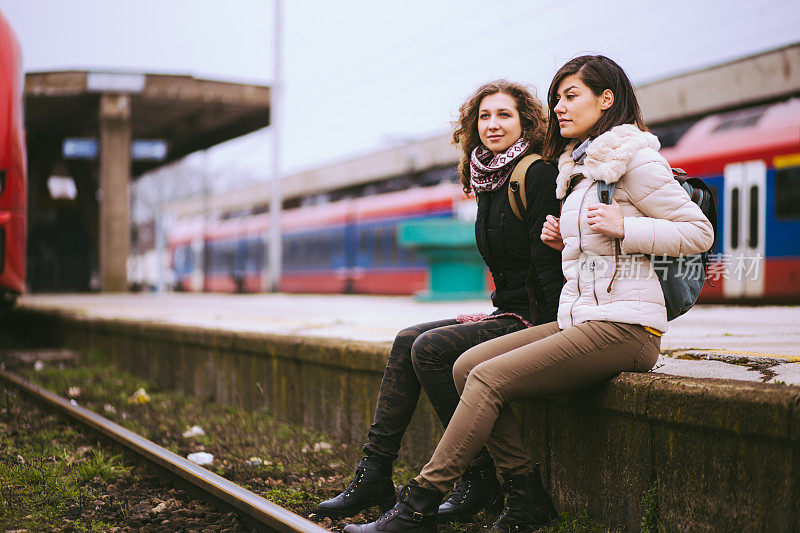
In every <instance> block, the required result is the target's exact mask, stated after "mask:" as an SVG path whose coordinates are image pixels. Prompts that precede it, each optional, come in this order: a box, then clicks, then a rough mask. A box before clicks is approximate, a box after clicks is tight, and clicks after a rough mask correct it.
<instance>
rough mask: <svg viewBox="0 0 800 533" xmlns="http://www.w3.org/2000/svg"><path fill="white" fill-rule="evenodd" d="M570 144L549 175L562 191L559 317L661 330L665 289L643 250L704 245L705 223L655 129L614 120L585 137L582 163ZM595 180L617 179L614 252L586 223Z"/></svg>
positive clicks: (709, 234)
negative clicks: (554, 174)
mask: <svg viewBox="0 0 800 533" xmlns="http://www.w3.org/2000/svg"><path fill="white" fill-rule="evenodd" d="M574 146H575V144H574V143H573V144H571V145H569V146H568V147H567V149H566V151H565V152H564V153H563V154H562V155H561V157H560V158H559V162H558V168H559V173H558V178H557V180H556V196H557V197H558V198H559V199H564V197H565V196H566V199H565V200H564V202H563V204H562V208H561V219H560V222H559V225H560V229H561V237H562V239H563V241H564V250H563V252H562V255H561V257H562V268H563V271H564V277H565V278H566V280H567V281H566V284H565V285H564V288H563V290H562V291H561V298H560V300H559V306H558V325H559V327H560V328H562V329H564V328H568V327H570V326H572V325H574V324H579V323H581V322H585V321H587V320H607V321H612V322H625V323H629V324H641V325H643V326H649V327H652V328H655V329H657V330H659V331H666V330H667V310H666V307H665V305H664V294H663V292H662V291H661V284H660V282H659V280H658V278H657V277H656V274H655V272H654V270H653V265H652V264H651V259H650V257H649V255H650V254H654V255H656V256H663V255H668V256H680V255H684V254H686V255H689V254H697V253H700V252H704V251H706V250H708V249H709V248H710V247H711V245H712V244H713V241H714V233H713V229H712V227H711V223H710V222H709V221H708V219H707V218H706V217H705V215H703V212H702V211H701V210H700V208H699V207H698V206H697V205H696V204H695V203H693V202H692V201H691V199H690V198H689V195H688V194H687V193H686V191H685V190H684V189H683V187H681V186H680V184H679V183H678V182H677V181H676V180H675V179H674V178H673V176H672V171H671V170H670V167H669V164H667V161H666V160H665V159H664V158H663V157H661V155H660V154H659V153H658V149H659V148H660V147H661V145H660V143H659V142H658V139H657V138H656V136H655V135H653V134H651V133H647V132H643V131H641V130H640V129H639V128H637V127H636V126H634V125H632V124H624V125H621V126H616V127H614V128H612V129H611V130H609V131H607V132H605V133H603V134H602V135H599V136H598V137H597V138H596V139H595V140H594V141H592V143H591V144H590V145H589V148H588V149H587V151H586V158H585V159H584V160H583V161H582V163H581V164H575V162H574V161H573V160H572V149H573V148H574ZM600 180H602V181H605V182H606V183H612V182H616V186H615V189H614V200H616V201H617V203H618V204H619V205H620V207H621V209H622V216H623V217H624V224H625V236H624V238H622V239H620V241H619V245H620V252H621V255H619V257H616V258H615V253H614V248H615V243H614V241H615V239H613V238H611V237H608V236H606V235H603V234H601V233H596V232H594V231H592V230H591V229H590V228H589V223H588V219H587V216H586V214H587V207H588V205H589V204H591V203H598V202H599V201H600V200H599V199H598V196H597V185H596V183H595V182H597V181H600ZM567 192H569V195H567ZM645 254H648V255H645ZM656 267H658V264H656ZM612 279H613V282H612Z"/></svg>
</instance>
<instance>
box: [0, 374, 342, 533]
mask: <svg viewBox="0 0 800 533" xmlns="http://www.w3.org/2000/svg"><path fill="white" fill-rule="evenodd" d="M0 380H2V381H4V382H6V383H8V384H10V385H13V386H15V387H16V388H18V389H20V390H21V391H23V392H25V393H26V394H28V395H29V396H31V397H33V398H34V399H36V400H37V401H39V402H41V403H43V404H45V405H48V406H50V407H52V408H53V409H56V410H57V411H59V412H61V413H62V414H64V415H66V416H67V417H69V418H71V419H72V420H75V421H76V422H78V423H80V424H82V425H84V426H87V427H89V428H91V429H92V430H94V431H95V432H97V433H100V434H102V435H103V436H105V437H106V438H108V439H111V440H112V441H114V442H115V443H116V444H117V445H119V446H121V447H123V448H125V449H127V450H129V451H130V452H132V453H133V454H135V455H137V456H138V457H140V458H141V459H142V460H144V461H146V462H148V463H150V464H153V465H155V466H156V467H158V468H159V469H160V470H161V471H164V472H166V473H167V474H168V475H170V476H171V477H174V478H176V479H179V480H180V481H181V482H183V483H185V484H188V485H189V486H191V487H192V488H194V489H195V490H197V491H198V492H199V493H200V494H201V495H203V496H205V497H207V499H211V500H216V501H221V502H222V503H224V504H225V505H227V506H229V507H231V508H233V509H235V510H236V511H238V512H239V513H241V514H242V515H244V516H245V517H246V518H247V521H248V522H250V523H251V524H253V525H255V526H256V527H257V528H258V529H259V530H261V531H268V532H280V533H327V532H328V530H327V529H325V528H322V527H320V526H318V525H317V524H315V523H314V522H311V521H310V520H307V519H305V518H303V517H302V516H299V515H297V514H295V513H293V512H291V511H289V510H287V509H284V508H283V507H280V506H278V505H276V504H274V503H272V502H271V501H269V500H266V499H264V498H262V497H261V496H259V495H257V494H255V493H253V492H251V491H249V490H247V489H244V488H242V487H240V486H239V485H237V484H235V483H233V482H231V481H229V480H227V479H225V478H224V477H222V476H218V475H217V474H215V473H213V472H210V471H208V470H206V469H205V468H203V467H201V466H198V465H196V464H194V463H192V462H191V461H188V460H187V459H184V458H183V457H181V456H179V455H177V454H175V453H173V452H171V451H169V450H166V449H164V448H162V447H161V446H158V445H157V444H155V443H154V442H152V441H149V440H147V439H145V438H144V437H142V436H140V435H137V434H136V433H134V432H132V431H130V430H128V429H125V428H124V427H122V426H120V425H119V424H116V423H114V422H112V421H110V420H108V419H106V418H104V417H102V416H100V415H98V414H97V413H94V412H93V411H90V410H89V409H86V408H85V407H81V406H79V405H73V404H71V403H70V402H69V401H68V400H66V399H64V398H62V397H60V396H58V395H57V394H53V393H52V392H50V391H48V390H45V389H43V388H41V387H39V386H37V385H34V384H32V383H30V382H28V381H26V380H24V379H22V378H20V377H19V376H17V375H15V374H12V373H11V372H7V371H5V370H0Z"/></svg>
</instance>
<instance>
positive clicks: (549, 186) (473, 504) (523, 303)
mask: <svg viewBox="0 0 800 533" xmlns="http://www.w3.org/2000/svg"><path fill="white" fill-rule="evenodd" d="M545 121H546V119H545V114H544V110H543V108H542V104H541V102H540V101H539V100H538V99H536V98H535V97H534V96H533V95H531V93H530V92H529V91H528V90H527V89H526V88H525V87H524V86H522V85H520V84H517V83H512V82H509V81H506V80H498V81H494V82H491V83H487V84H485V85H483V86H481V87H480V88H479V89H478V90H477V91H476V92H475V93H474V94H473V95H472V96H471V97H470V98H469V100H467V102H465V103H464V104H463V105H462V106H461V109H460V116H459V119H458V121H457V122H456V124H455V131H454V133H453V142H454V143H455V144H457V145H459V146H460V148H461V151H462V157H461V162H460V164H459V171H460V174H461V183H462V185H463V188H464V192H465V193H469V192H471V191H474V192H475V194H476V196H477V201H478V214H477V220H476V222H475V237H476V240H477V245H478V250H479V251H480V253H481V255H482V257H483V259H484V261H485V262H486V264H487V265H488V267H489V271H490V272H491V275H492V278H493V279H494V284H495V291H494V292H493V293H492V303H493V304H494V306H495V307H496V308H497V309H496V310H495V312H494V313H492V314H491V315H488V316H485V317H475V316H462V317H459V318H457V319H455V318H454V319H445V320H439V321H435V322H428V323H425V324H418V325H416V326H411V327H409V328H406V329H404V330H403V331H401V332H400V333H399V334H398V335H397V337H396V339H395V341H394V344H393V346H392V349H391V352H390V353H389V359H388V361H387V363H386V370H385V372H384V375H383V381H382V382H381V386H380V390H379V393H378V401H377V406H376V409H375V416H374V420H373V422H372V425H370V428H369V437H368V442H367V443H366V444H365V445H364V448H363V449H364V453H365V457H364V458H363V459H362V460H361V462H360V463H359V465H358V468H357V470H356V475H355V478H354V479H353V481H352V482H351V483H350V485H349V486H348V487H347V488H346V489H345V490H344V491H343V492H342V493H341V494H339V495H337V496H336V497H334V498H332V499H330V500H326V501H323V502H321V503H320V504H319V506H318V509H317V514H320V515H324V516H332V517H346V516H352V515H355V514H357V513H358V512H360V511H361V510H363V509H366V508H368V507H372V506H374V505H380V506H382V507H383V508H384V510H385V509H388V508H390V507H391V506H392V505H394V503H395V500H396V498H395V496H396V494H395V490H394V484H393V483H392V464H393V462H394V460H395V459H396V458H397V453H398V450H399V449H400V441H401V439H402V437H403V434H404V432H405V430H406V428H407V427H408V424H409V422H410V421H411V415H412V414H413V413H414V409H415V408H416V405H417V400H418V398H419V394H420V389H421V388H424V389H425V392H426V394H427V395H428V398H429V399H430V402H431V404H432V405H433V408H434V410H435V411H436V414H437V415H438V417H439V419H440V420H441V422H442V424H443V425H444V426H447V424H448V422H449V421H450V417H451V416H452V414H453V411H454V410H455V408H456V405H458V391H457V390H456V386H455V383H454V382H453V363H454V362H455V361H456V359H458V357H459V356H460V355H461V354H462V353H464V351H466V350H467V349H468V348H471V347H473V346H475V345H477V344H479V343H481V342H484V341H487V340H490V339H494V338H496V337H500V336H503V335H506V334H508V333H512V332H515V331H520V330H523V329H525V328H526V327H528V326H532V325H535V324H543V323H547V322H551V321H553V320H555V316H556V307H557V305H558V296H559V293H560V291H561V286H562V284H563V279H562V275H561V258H560V257H559V254H558V252H556V251H555V250H553V249H551V248H550V247H548V246H546V245H544V243H542V241H541V239H540V238H539V236H540V234H541V232H542V226H543V224H544V221H545V219H546V217H547V216H552V215H557V214H558V210H559V203H558V201H557V200H556V198H555V177H556V174H557V171H556V168H555V166H554V165H552V164H551V163H546V162H544V161H541V160H539V161H536V162H534V163H533V164H532V165H531V166H530V167H529V168H528V170H527V172H526V175H525V191H524V192H525V193H526V197H527V204H528V206H527V209H526V210H524V212H523V213H522V214H523V220H520V219H518V218H517V217H516V216H515V214H514V212H513V211H512V208H511V205H510V202H509V196H508V188H509V177H510V176H511V173H512V171H513V169H514V168H515V167H516V165H517V164H518V162H519V161H520V160H521V159H522V158H523V157H524V156H526V155H527V154H532V153H537V154H541V150H542V142H543V140H544V131H545V123H546V122H545ZM520 209H522V208H521V207H520ZM461 474H463V475H461ZM459 475H460V476H461V479H460V480H458V479H454V480H453V482H455V488H454V490H453V492H452V495H451V497H450V499H448V501H447V502H445V503H444V504H443V505H442V506H441V508H440V510H439V515H440V519H441V520H443V521H444V520H446V521H451V520H460V519H465V518H468V517H470V516H472V515H473V514H475V513H477V512H478V511H480V510H481V509H483V508H484V507H486V506H487V505H489V504H490V503H491V502H493V501H494V500H495V499H496V497H497V496H498V494H499V483H498V481H497V476H496V473H495V466H494V462H493V461H492V458H491V456H490V455H489V453H488V452H487V451H486V449H485V448H484V449H481V447H478V448H477V449H476V450H475V453H473V454H472V456H470V457H469V459H468V460H467V464H466V465H465V467H464V471H462V472H461V473H460V474H459ZM452 486H453V484H452V483H451V484H450V486H449V487H448V490H449V489H450V488H452ZM437 507H438V502H437Z"/></svg>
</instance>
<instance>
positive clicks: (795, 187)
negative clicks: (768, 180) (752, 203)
mask: <svg viewBox="0 0 800 533" xmlns="http://www.w3.org/2000/svg"><path fill="white" fill-rule="evenodd" d="M775 217H776V218H779V219H784V220H785V219H797V218H800V167H792V168H782V169H780V170H778V171H777V172H775Z"/></svg>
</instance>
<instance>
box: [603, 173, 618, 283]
mask: <svg viewBox="0 0 800 533" xmlns="http://www.w3.org/2000/svg"><path fill="white" fill-rule="evenodd" d="M616 185H617V183H616V182H613V183H606V182H605V181H598V182H597V198H598V200H600V201H601V202H603V203H604V204H608V205H611V202H613V201H614V187H616ZM621 255H622V249H621V247H620V244H619V239H614V272H613V274H611V281H609V282H608V287H607V288H606V292H611V285H612V284H613V283H614V279H615V278H616V277H617V266H618V265H619V256H621Z"/></svg>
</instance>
